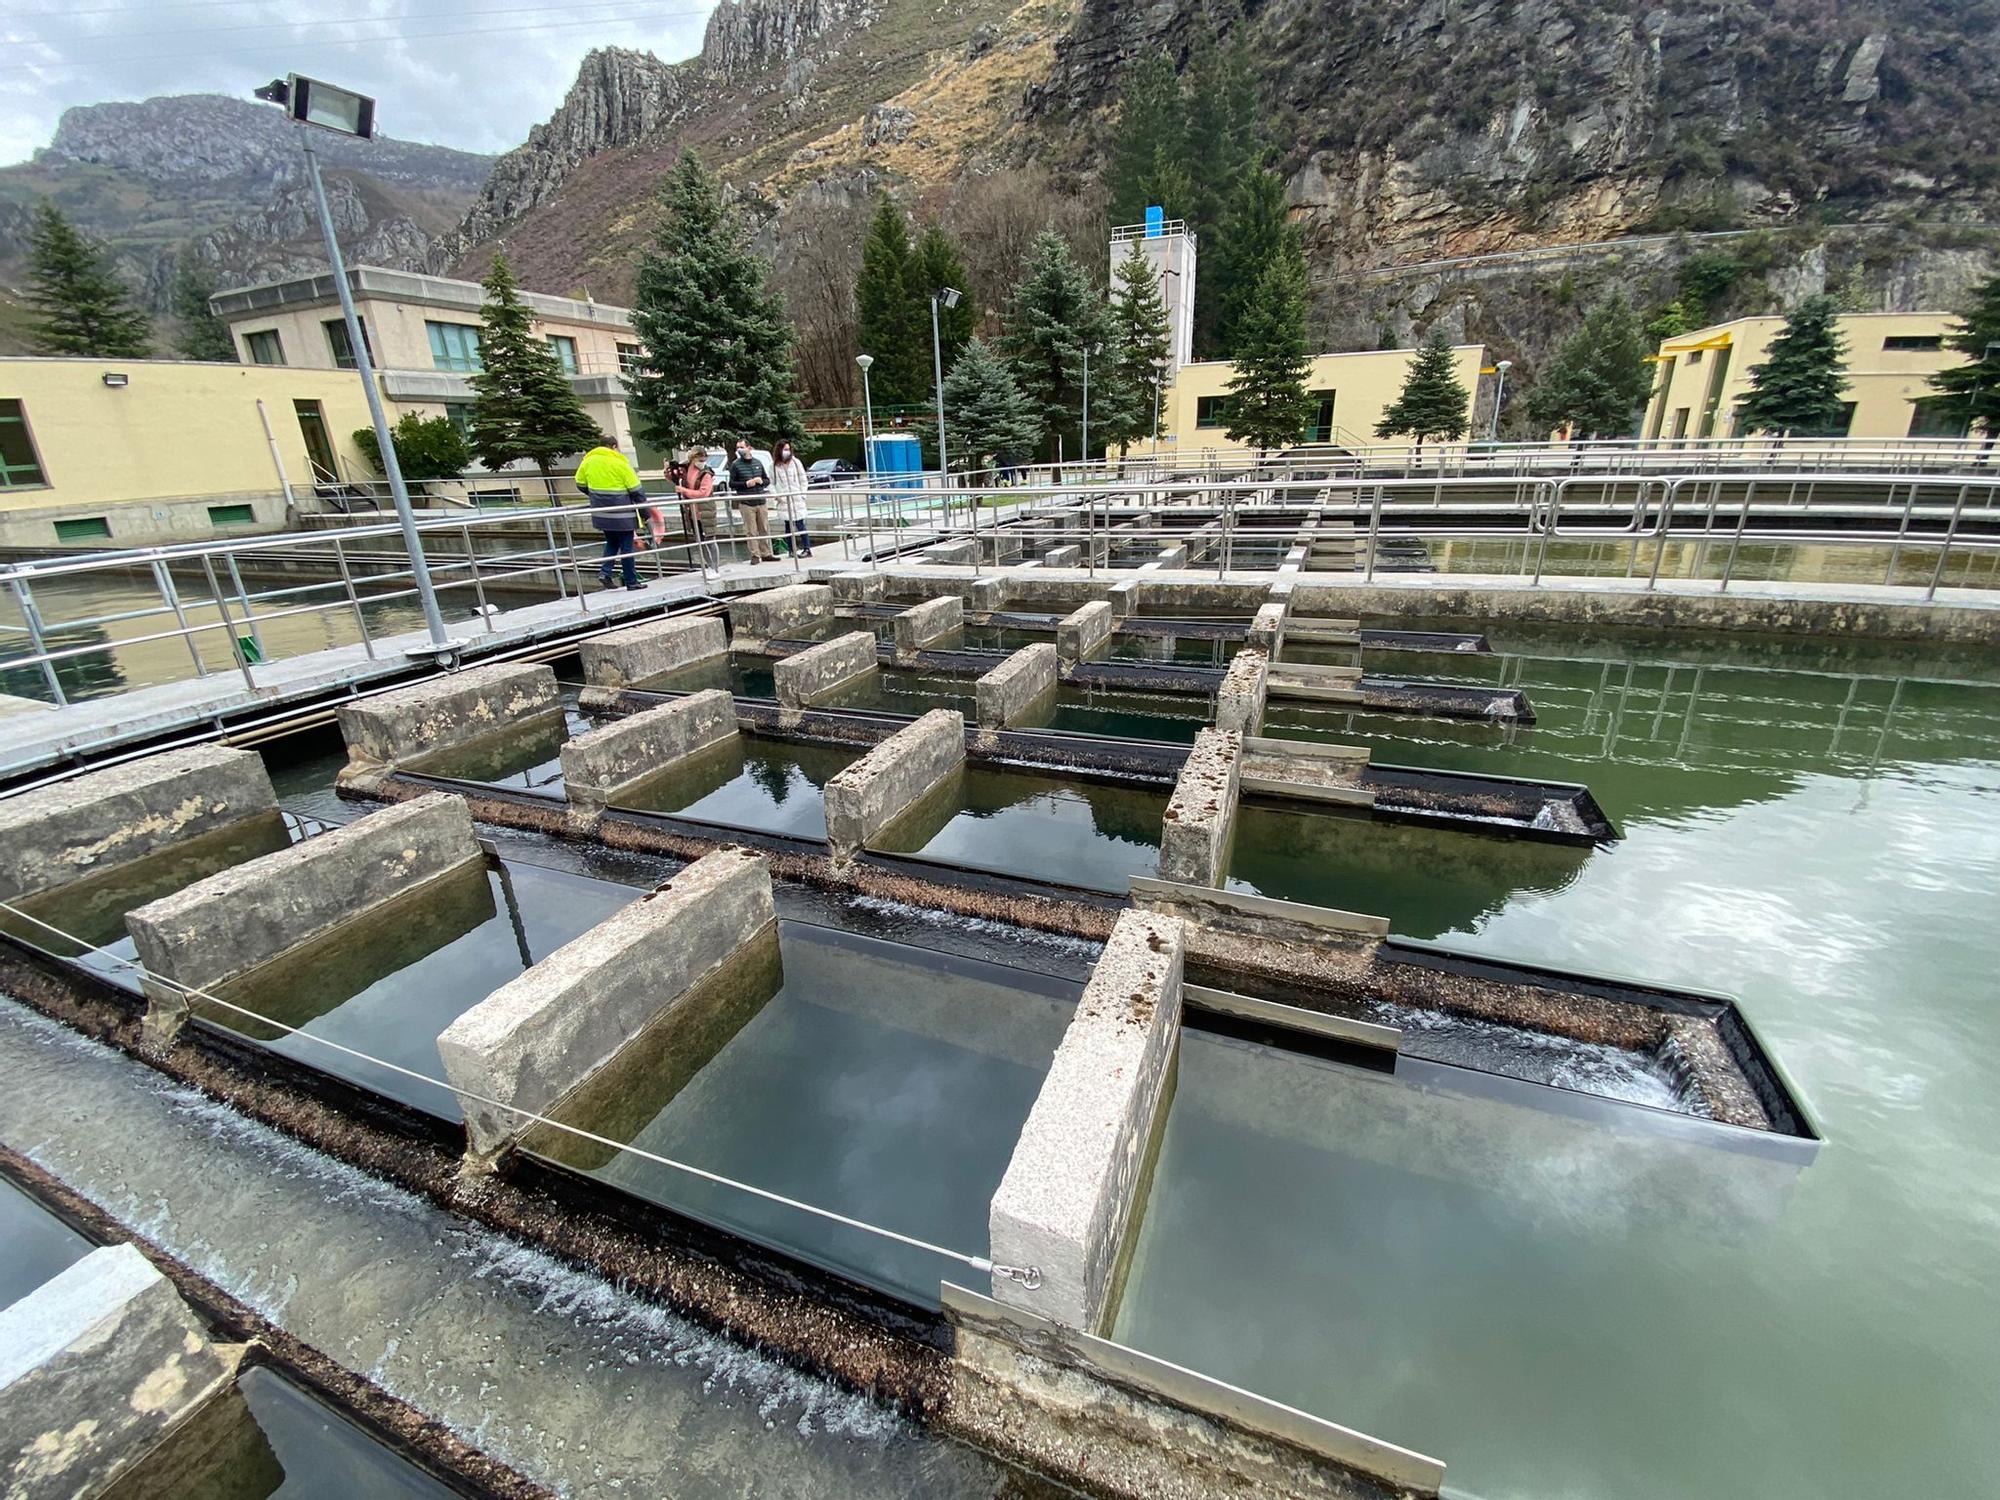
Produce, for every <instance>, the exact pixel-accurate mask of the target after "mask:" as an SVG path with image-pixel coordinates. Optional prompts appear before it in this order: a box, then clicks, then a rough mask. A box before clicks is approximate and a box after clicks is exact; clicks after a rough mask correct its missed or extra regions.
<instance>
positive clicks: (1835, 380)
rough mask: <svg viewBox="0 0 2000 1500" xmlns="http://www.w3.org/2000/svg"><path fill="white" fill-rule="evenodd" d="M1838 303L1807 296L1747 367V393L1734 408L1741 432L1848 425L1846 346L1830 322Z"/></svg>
mask: <svg viewBox="0 0 2000 1500" xmlns="http://www.w3.org/2000/svg"><path fill="white" fill-rule="evenodd" d="M1839 316H1840V304H1839V302H1837V301H1836V300H1835V299H1834V298H1832V297H1828V296H1818V297H1808V298H1806V300H1805V301H1803V302H1801V303H1800V304H1799V305H1798V306H1797V307H1796V308H1794V309H1793V310H1792V315H1791V316H1790V317H1788V318H1786V319H1785V326H1784V327H1783V328H1781V329H1779V330H1778V334H1777V336H1776V337H1775V338H1773V339H1772V340H1771V347H1770V348H1769V349H1768V350H1766V351H1765V358H1764V361H1763V363H1761V364H1757V365H1753V366H1751V368H1750V390H1749V393H1748V394H1747V395H1745V396H1744V398H1743V399H1742V400H1741V401H1740V402H1738V403H1737V406H1736V426H1737V430H1738V431H1739V432H1794V433H1810V434H1825V433H1832V432H1837V431H1839V430H1840V428H1841V427H1842V425H1843V424H1844V423H1845V421H1846V416H1847V403H1846V402H1844V401H1843V400H1841V392H1842V391H1843V390H1845V389H1846V387H1847V348H1846V345H1845V344H1844V343H1843V342H1842V340H1841V337H1840V329H1839V327H1838V326H1837V325H1836V324H1835V322H1834V319H1836V318H1837V317H1839Z"/></svg>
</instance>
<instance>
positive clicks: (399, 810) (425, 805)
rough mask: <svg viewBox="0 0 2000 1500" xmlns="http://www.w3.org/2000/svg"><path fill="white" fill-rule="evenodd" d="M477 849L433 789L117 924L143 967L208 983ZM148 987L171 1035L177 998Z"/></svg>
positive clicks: (463, 818) (456, 803)
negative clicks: (127, 934) (128, 939)
mask: <svg viewBox="0 0 2000 1500" xmlns="http://www.w3.org/2000/svg"><path fill="white" fill-rule="evenodd" d="M483 857H484V856H483V855H482V854H481V853H480V849H479V841H478V840H477V839H476V838H475V837H474V836H473V832H472V815H471V813H470V812H469V811H468V810H467V808H466V805H465V799H464V798H463V797H454V796H451V795H448V794H447V793H444V792H431V793H429V794H427V795H425V796H422V797H418V798H417V799H415V800H414V801H411V802H403V803H398V804H397V805H396V806H394V807H389V808H385V809H383V810H382V811H380V812H373V813H369V814H368V815H367V816H366V817H362V818H356V819H355V820H354V821H353V822H352V823H349V824H347V825H346V826H345V827H342V828H336V829H334V830H333V831H332V832H331V833H323V834H320V835H318V836H317V837H314V838H309V839H304V840H301V841H300V842H299V843H296V844H294V845H292V846H291V848H289V849H280V850H279V851H278V852H277V853H275V854H266V855H264V856H263V857H262V858H261V859H253V860H251V861H250V862H249V863H248V864H242V865H237V866H235V867H234V868H233V869H228V870H224V871H222V872H221V873H219V874H216V875H211V876H209V877H208V878H207V879H205V880H197V881H196V882H195V883H194V884H193V885H191V886H188V887H187V888H186V889H184V890H180V891H176V892H175V893H174V894H173V895H171V896H167V897H164V898H162V899H161V900H158V901H154V902H152V903H150V904H148V905H146V906H141V907H138V908H136V909H135V910H133V911H131V912H128V913H127V914H126V917H125V926H126V929H127V931H129V932H130V933H131V934H132V941H133V944H134V946H135V947H136V948H137V950H138V955H139V961H140V962H141V963H143V964H144V965H145V966H146V969H147V971H148V973H149V975H158V976H161V977H162V978H164V979H166V980H171V981H174V982H176V983H178V984H182V985H191V986H194V987H196V988H199V989H208V988H212V987H213V986H215V985H217V984H220V983H222V982H223V981H225V980H229V979H233V978H235V977H237V976H238V975H240V974H246V973H248V972H249V971H250V970H252V969H254V968H256V967H257V966H258V965H260V964H263V963H267V962H269V961H270V960H271V959H274V958H276V957H278V956H279V955H280V954H282V953H284V952H286V951H287V950H289V949H291V948H295V947H297V946H298V945H299V944H300V943H303V942H307V941H309V940H310V939H312V938H316V937H319V936H320V935H321V934H323V933H326V932H330V931H332V930H333V929H334V928H336V927H340V926H342V925H344V924H346V923H348V922H353V921H356V920H359V919H361V918H363V917H365V916H367V915H368V914H369V913H370V912H372V911H375V910H377V909H378V908H380V907H381V906H383V905H384V904H385V903H387V902H390V901H393V900H395V899H397V898H398V897H400V896H403V895H406V894H408V893H409V892H411V891H413V890H415V889H416V888H418V887H419V886H421V885H424V884H425V883H427V882H429V881H432V880H436V879H438V878H439V877H440V876H444V875H449V874H451V873H452V872H453V871H455V870H457V869H459V868H461V867H462V866H464V865H466V864H468V863H471V862H473V861H475V860H479V859H481V858H483ZM146 992H147V995H148V997H149V998H150V999H151V1000H152V1002H153V1007H152V1009H153V1014H152V1016H150V1017H149V1024H152V1025H154V1026H155V1027H156V1028H160V1029H161V1030H162V1031H163V1033H164V1036H163V1039H170V1038H171V1036H172V1033H173V1030H174V1029H175V1028H176V1027H177V1026H178V1025H179V1022H180V1020H181V1018H182V1017H184V1016H185V1014H186V1009H187V1006H186V1001H185V1000H184V999H183V998H182V997H181V996H180V995H179V993H178V992H177V991H176V990H175V989H174V988H173V987H172V986H171V985H167V984H156V983H155V982H153V980H152V979H150V978H149V979H148V980H147V981H146ZM156 1034H157V1033H156Z"/></svg>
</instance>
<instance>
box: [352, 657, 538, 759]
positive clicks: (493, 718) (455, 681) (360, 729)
mask: <svg viewBox="0 0 2000 1500" xmlns="http://www.w3.org/2000/svg"><path fill="white" fill-rule="evenodd" d="M560 706H561V695H560V693H559V691H558V690H557V687H556V674H555V672H554V671H553V670H551V669H550V668H548V667H545V666H537V665H533V664H529V663H525V662H524V663H514V662H499V663H496V664H494V665H492V666H488V667H472V668H470V669H468V670H466V671H463V672H452V673H449V674H447V675H445V676H443V677H433V678H428V679H426V680H425V681H423V682H418V683H412V684H411V685H410V686H409V687H405V688H397V689H396V690H395V691H394V692H390V693H378V694H376V695H375V696H374V697H372V698H364V699H362V700H361V701H360V702H358V703H349V704H345V705H343V706H342V708H341V710H340V734H341V738H343V739H344V740H346V741H347V762H348V768H349V769H350V770H374V769H378V768H380V767H384V766H399V765H408V764H409V763H411V762H413V761H416V760H419V759H421V758H422V757H424V756H427V755H435V754H437V753H438V752H440V751H443V750H450V749H454V748H456V747H457V746H460V745H465V744H469V743H470V742H471V741H473V740H480V739H485V738H486V737H487V736H488V735H491V734H495V733H497V732H499V731H501V730H504V729H506V728H507V727H508V726H509V725H510V724H516V723H519V722H520V721H521V720H523V719H528V718H533V717H535V716H536V715H538V714H545V713H552V712H554V711H555V710H556V709H558V708H559V707H560Z"/></svg>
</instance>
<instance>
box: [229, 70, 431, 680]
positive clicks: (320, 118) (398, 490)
mask: <svg viewBox="0 0 2000 1500" xmlns="http://www.w3.org/2000/svg"><path fill="white" fill-rule="evenodd" d="M257 97H258V98H259V99H262V100H265V101H266V102H267V103H271V104H278V105H282V106H283V107H284V108H285V110H286V112H287V113H289V114H290V115H291V117H292V118H293V119H294V120H296V121H298V122H299V124H301V125H309V126H317V127H318V128H320V129H322V130H331V131H334V132H336V133H337V134H340V135H351V136H356V137H358V138H360V139H362V140H372V139H373V138H374V135H375V101H374V100H373V99H370V98H369V97H368V96H367V95H365V94H356V93H352V92H350V91H348V90H347V89H341V88H335V87H334V86H333V85H332V84H330V83H321V82H320V81H319V80H318V79H315V78H302V77H300V76H299V75H298V74H296V73H293V74H291V75H290V76H289V77H286V78H282V79H274V80H272V81H271V82H270V83H268V84H266V85H265V86H264V87H263V88H261V89H258V90H257ZM299 141H300V144H301V145H303V146H304V147H305V154H306V176H307V177H308V178H309V179H310V180H311V182H312V190H313V202H314V204H315V205H317V207H318V209H319V227H320V232H321V233H322V234H323V235H325V237H326V258H327V260H328V262H329V263H331V265H332V267H333V285H334V290H335V291H337V292H338V293H339V294H340V315H341V317H342V318H343V319H344V320H345V321H346V324H347V345H348V348H349V349H351V350H353V352H354V368H355V371H356V373H358V374H359V375H360V376H361V390H362V393H363V394H364V395H366V396H367V398H368V416H369V419H370V420H371V421H372V422H373V423H374V424H375V446H376V449H377V451H379V452H380V453H381V455H382V474H383V477H384V478H386V479H387V480H388V481H389V498H390V499H391V500H392V501H393V502H394V503H395V506H396V522H397V525H399V526H400V527H401V528H402V532H403V546H404V547H405V549H407V550H408V552H409V554H410V574H411V577H412V578H413V579H414V580H415V581H416V586H417V600H418V602H419V603H420V604H421V605H422V606H423V611H424V627H425V629H426V630H427V631H428V632H429V634H430V649H429V650H428V651H424V652H419V653H416V654H419V655H436V656H438V657H439V658H440V659H442V658H445V657H449V656H451V655H452V654H453V653H454V652H455V651H456V650H457V648H456V647H455V646H454V645H453V644H452V642H451V637H450V636H448V635H446V634H445V628H444V616H443V615H442V614H441V613H439V611H438V602H437V589H436V587H435V586H434V585H433V584H432V582H431V572H430V565H429V563H427V562H426V561H425V560H424V543H423V538H422V537H421V536H419V535H418V534H417V518H416V516H415V515H414V514H413V513H412V512H411V510H410V492H409V490H408V489H407V488H406V487H405V486H404V484H403V466H402V464H401V463H400V462H398V461H397V458H396V445H395V443H394V441H393V440H392V439H391V438H390V436H389V418H388V415H387V413H385V412H384V411H383V409H382V393H381V391H380V390H379V389H378V388H377V387H376V384H375V362H374V360H373V359H371V358H370V357H369V353H368V338H367V335H366V334H364V333H363V332H362V329H361V318H360V316H359V315H358V314H357V313H356V312H355V311H354V293H353V292H352V291H351V290H350V289H349V288H348V285H347V263H346V261H345V260H343V259H342V257H341V254H340V240H339V237H338V236H337V235H335V234H334V232H333V211H332V210H331V209H329V208H328V207H327V204H326V187H325V185H324V184H323V183H322V182H321V181H320V176H319V156H318V153H316V152H315V151H314V150H313V145H312V132H311V131H310V130H301V131H300V132H299Z"/></svg>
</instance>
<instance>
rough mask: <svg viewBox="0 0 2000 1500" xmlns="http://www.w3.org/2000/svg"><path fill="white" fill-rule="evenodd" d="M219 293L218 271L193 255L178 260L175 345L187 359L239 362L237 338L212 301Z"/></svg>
mask: <svg viewBox="0 0 2000 1500" xmlns="http://www.w3.org/2000/svg"><path fill="white" fill-rule="evenodd" d="M215 293H216V282H215V273H214V272H213V271H211V270H210V269H209V268H208V267H207V266H204V265H203V264H202V263H201V262H200V261H198V260H196V259H195V258H194V257H193V256H191V255H183V256H181V257H180V259H179V260H178V261H176V262H175V263H174V280H173V285H172V287H171V288H170V289H169V291H168V299H169V302H170V305H171V307H172V310H173V314H174V321H175V322H177V323H178V324H179V325H180V329H179V331H178V332H177V333H176V334H175V335H174V348H175V349H176V350H178V351H179V352H180V354H181V356H182V357H183V358H185V359H204V360H211V361H213V362H215V363H217V364H231V365H233V364H235V363H236V340H234V339H233V338H231V337H230V336H229V325H228V324H227V323H225V322H223V321H222V319H220V318H218V317H217V316H216V315H215V313H214V311H213V310H212V309H211V308H210V307H209V305H208V299H209V298H210V297H213V296H214V295H215Z"/></svg>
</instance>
